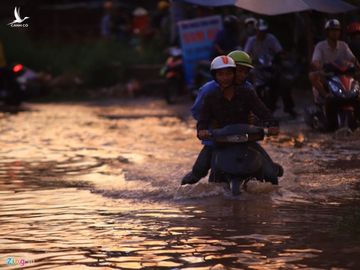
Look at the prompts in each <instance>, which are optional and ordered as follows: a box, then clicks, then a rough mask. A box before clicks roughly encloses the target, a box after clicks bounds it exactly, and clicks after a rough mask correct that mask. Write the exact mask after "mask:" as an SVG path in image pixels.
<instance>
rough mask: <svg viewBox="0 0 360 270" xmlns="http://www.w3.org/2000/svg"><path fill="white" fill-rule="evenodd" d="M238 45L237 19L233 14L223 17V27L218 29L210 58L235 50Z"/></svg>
mask: <svg viewBox="0 0 360 270" xmlns="http://www.w3.org/2000/svg"><path fill="white" fill-rule="evenodd" d="M239 45H240V36H239V19H238V18H237V17H236V16H235V15H227V16H226V17H225V18H224V29H222V30H220V31H219V32H218V33H217V35H216V37H215V40H214V42H213V48H212V53H211V59H212V58H214V57H216V56H218V55H225V54H228V53H230V52H231V51H233V50H236V49H237V48H238V47H239Z"/></svg>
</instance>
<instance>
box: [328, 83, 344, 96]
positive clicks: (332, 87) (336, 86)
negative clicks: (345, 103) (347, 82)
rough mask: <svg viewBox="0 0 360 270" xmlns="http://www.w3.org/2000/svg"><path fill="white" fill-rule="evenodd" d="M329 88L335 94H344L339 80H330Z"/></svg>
mask: <svg viewBox="0 0 360 270" xmlns="http://www.w3.org/2000/svg"><path fill="white" fill-rule="evenodd" d="M328 85H329V89H330V91H331V92H332V93H333V94H335V95H339V94H340V95H341V94H342V89H341V87H340V86H339V84H338V83H337V82H334V81H329V84H328Z"/></svg>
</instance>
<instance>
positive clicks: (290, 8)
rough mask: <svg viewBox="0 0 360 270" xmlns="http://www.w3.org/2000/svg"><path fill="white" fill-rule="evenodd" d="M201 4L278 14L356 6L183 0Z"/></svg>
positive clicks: (329, 1) (325, 0)
mask: <svg viewBox="0 0 360 270" xmlns="http://www.w3.org/2000/svg"><path fill="white" fill-rule="evenodd" d="M183 1H185V2H188V3H192V4H196V5H203V6H213V7H215V6H228V5H235V6H237V7H239V8H242V9H246V10H249V11H252V12H254V13H259V14H263V15H280V14H285V13H292V12H299V11H305V10H316V11H320V12H324V13H343V12H348V11H352V10H356V9H357V7H355V6H353V5H350V4H348V3H346V2H344V1H341V0H183Z"/></svg>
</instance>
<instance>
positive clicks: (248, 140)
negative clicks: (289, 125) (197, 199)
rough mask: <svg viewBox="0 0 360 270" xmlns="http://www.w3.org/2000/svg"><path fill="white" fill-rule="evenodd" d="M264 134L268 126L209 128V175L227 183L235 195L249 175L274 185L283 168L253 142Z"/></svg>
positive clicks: (249, 177) (263, 136) (243, 125)
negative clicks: (211, 152)
mask: <svg viewBox="0 0 360 270" xmlns="http://www.w3.org/2000/svg"><path fill="white" fill-rule="evenodd" d="M267 135H268V131H267V129H264V128H261V127H256V126H250V125H245V124H235V125H229V126H226V127H224V128H221V129H214V130H212V131H211V139H212V140H213V141H214V142H215V146H214V150H213V154H212V165H211V173H210V175H211V176H210V177H211V178H215V179H216V182H227V183H228V184H229V187H230V189H231V192H232V194H233V195H234V196H238V195H240V189H241V186H242V184H246V183H247V182H248V181H249V180H250V179H252V178H256V179H257V180H259V181H261V182H263V181H264V180H265V181H266V182H271V183H272V184H274V185H277V184H278V177H279V176H282V175H283V169H282V167H281V166H280V165H279V164H277V163H274V162H273V161H272V160H271V158H270V156H269V155H268V154H267V153H266V151H265V150H264V149H263V148H262V147H261V146H260V145H259V144H258V143H256V141H261V140H263V139H264V138H265V136H267ZM265 178H266V179H265Z"/></svg>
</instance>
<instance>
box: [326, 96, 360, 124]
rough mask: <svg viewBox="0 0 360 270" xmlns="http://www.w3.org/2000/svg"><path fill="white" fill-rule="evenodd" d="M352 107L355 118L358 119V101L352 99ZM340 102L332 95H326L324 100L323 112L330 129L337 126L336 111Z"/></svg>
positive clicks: (359, 113)
mask: <svg viewBox="0 0 360 270" xmlns="http://www.w3.org/2000/svg"><path fill="white" fill-rule="evenodd" d="M351 105H352V106H353V107H354V116H355V119H356V120H360V101H359V100H354V101H353V102H352V104H351ZM340 106H341V103H340V102H339V101H338V100H336V98H334V97H328V98H326V100H325V113H326V120H327V122H328V128H329V130H330V131H332V130H335V129H336V128H338V126H337V113H338V110H339V107H340Z"/></svg>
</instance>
